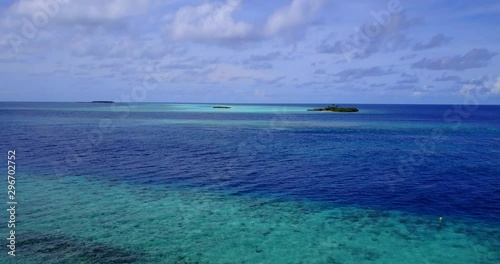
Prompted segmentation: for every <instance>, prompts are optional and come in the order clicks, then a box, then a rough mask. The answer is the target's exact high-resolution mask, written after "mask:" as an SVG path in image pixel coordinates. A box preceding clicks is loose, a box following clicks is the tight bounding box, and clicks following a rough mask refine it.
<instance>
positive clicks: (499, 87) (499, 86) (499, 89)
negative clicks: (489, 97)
mask: <svg viewBox="0 0 500 264" xmlns="http://www.w3.org/2000/svg"><path fill="white" fill-rule="evenodd" d="M491 93H493V94H500V77H497V82H496V83H495V85H494V86H493V88H492V89H491Z"/></svg>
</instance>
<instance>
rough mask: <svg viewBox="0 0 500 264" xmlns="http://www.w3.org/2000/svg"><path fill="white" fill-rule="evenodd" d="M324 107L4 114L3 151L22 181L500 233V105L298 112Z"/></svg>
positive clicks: (86, 108) (8, 106) (14, 110)
mask: <svg viewBox="0 0 500 264" xmlns="http://www.w3.org/2000/svg"><path fill="white" fill-rule="evenodd" d="M314 106H315V105H306V106H304V105H279V106H269V105H258V106H256V107H257V108H259V109H264V111H252V110H251V109H250V110H248V111H239V112H222V111H216V112H211V109H210V106H208V107H206V108H207V109H205V108H203V107H204V106H199V105H198V106H196V105H195V106H193V105H186V109H180V110H176V109H175V107H174V108H172V107H170V106H169V105H162V104H141V105H139V106H138V107H136V108H133V109H131V110H130V112H125V111H112V110H110V107H109V106H107V105H95V104H93V105H91V104H73V103H0V124H1V125H0V126H1V128H2V130H1V132H0V136H1V138H2V142H3V144H2V151H3V152H6V151H7V149H8V148H15V149H16V150H17V153H18V161H19V167H18V170H19V171H20V173H27V174H30V175H34V176H33V177H52V178H53V177H65V176H78V175H84V176H88V177H97V178H106V179H109V180H111V181H116V182H130V183H134V184H143V185H145V186H147V185H174V186H181V187H182V186H183V187H186V188H201V189H207V190H212V191H221V192H225V193H230V194H233V195H244V194H249V195H260V196H278V197H281V198H283V199H292V200H311V201H319V202H325V203H326V204H327V205H328V204H345V205H352V206H357V207H362V208H380V209H391V210H392V209H395V210H400V211H402V212H411V213H421V214H430V215H446V216H452V217H463V218H470V219H481V220H484V221H493V222H500V106H479V107H477V109H470V108H469V109H465V108H463V107H460V106H458V107H457V106H455V107H454V106H449V105H355V106H356V107H358V108H359V109H360V110H361V111H360V112H359V113H354V114H349V113H348V114H335V113H306V112H300V111H297V109H296V108H301V107H302V108H311V107H314ZM196 107H198V108H196ZM199 107H201V108H199ZM200 109H201V110H200ZM266 109H269V111H267V110H266ZM100 122H101V125H102V124H103V123H102V122H104V124H108V123H109V124H111V125H110V127H107V125H104V126H101V127H99V123H100Z"/></svg>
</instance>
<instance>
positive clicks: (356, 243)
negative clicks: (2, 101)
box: [0, 175, 500, 263]
mask: <svg viewBox="0 0 500 264" xmlns="http://www.w3.org/2000/svg"><path fill="white" fill-rule="evenodd" d="M18 188H19V189H20V190H22V191H20V192H19V194H18V199H19V206H18V207H19V209H18V213H19V216H18V218H19V221H18V227H17V229H16V230H18V236H17V237H18V257H17V259H16V260H17V261H19V263H46V262H49V261H50V262H51V263H80V262H92V263H113V262H115V263H498V261H499V260H500V253H499V252H498V248H500V234H499V231H498V228H497V227H495V226H492V225H489V224H487V223H481V222H478V221H475V222H473V223H472V222H468V221H465V220H462V219H453V218H447V217H446V216H444V217H445V220H444V223H443V225H442V226H440V224H439V220H438V218H439V216H438V215H413V214H409V213H402V212H398V211H378V210H366V209H362V208H355V207H347V206H334V205H332V204H329V205H325V204H320V203H314V202H306V201H285V200H277V199H273V198H271V197H269V196H268V197H267V198H266V197H256V196H253V197H251V196H233V195H228V194H224V193H219V192H207V191H206V190H205V191H202V190H197V189H194V188H189V189H186V188H180V187H173V186H152V185H132V184H131V183H126V182H117V181H110V180H105V179H104V178H100V177H97V176H96V177H62V178H61V177H50V178H47V177H37V176H32V175H22V176H19V177H18ZM3 228H4V227H3ZM2 233H4V232H3V231H2ZM0 261H1V262H3V263H7V262H6V261H7V255H6V254H2V255H1V257H0Z"/></svg>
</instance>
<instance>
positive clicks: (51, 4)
mask: <svg viewBox="0 0 500 264" xmlns="http://www.w3.org/2000/svg"><path fill="white" fill-rule="evenodd" d="M498 25H500V2H499V1H497V0H491V1H486V0H484V1H444V0H442V1H431V0H421V1H416V0H413V1H405V0H399V1H398V0H382V1H379V0H373V1H364V0H350V1H333V0H332V1H329V0H276V1H268V0H253V1H249V0H219V1H214V0H196V1H195V0H182V1H180V0H165V1H160V0H86V1H84V0H21V1H12V0H10V1H2V2H1V4H0V101H89V100H115V101H136V102H228V103H232V102H240V103H245V102H258V103H273V102H279V103H286V102H294V103H295V102H299V103H300V102H318V103H331V102H335V103H462V102H465V101H467V100H468V99H467V98H468V96H469V97H470V96H471V95H474V94H475V93H480V94H481V96H480V103H482V104H499V103H500V72H499V69H500V67H499V66H500V54H499V53H500V34H499V33H500V30H499V29H498Z"/></svg>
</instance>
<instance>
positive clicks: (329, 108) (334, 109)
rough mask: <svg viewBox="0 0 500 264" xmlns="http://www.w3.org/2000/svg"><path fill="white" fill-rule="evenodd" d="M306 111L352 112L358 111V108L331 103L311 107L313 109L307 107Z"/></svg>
mask: <svg viewBox="0 0 500 264" xmlns="http://www.w3.org/2000/svg"><path fill="white" fill-rule="evenodd" d="M307 111H316V112H339V113H354V112H359V109H357V108H355V107H340V106H339V105H336V104H332V105H329V106H327V107H325V108H313V109H307Z"/></svg>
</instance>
